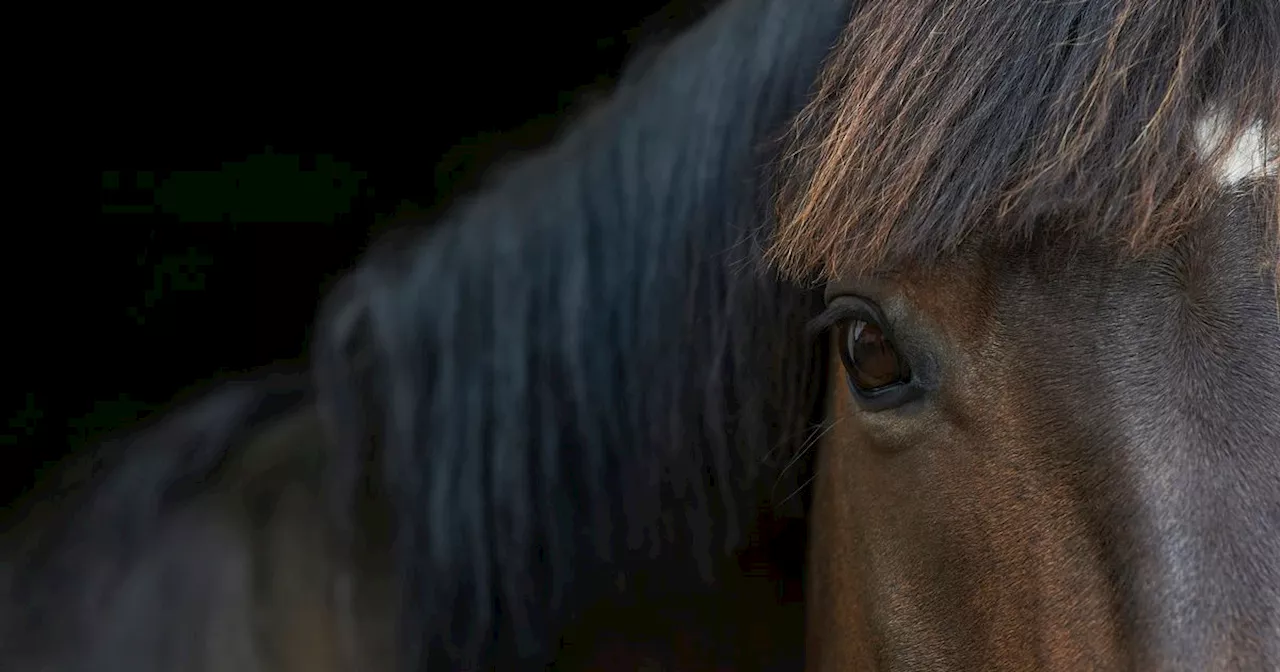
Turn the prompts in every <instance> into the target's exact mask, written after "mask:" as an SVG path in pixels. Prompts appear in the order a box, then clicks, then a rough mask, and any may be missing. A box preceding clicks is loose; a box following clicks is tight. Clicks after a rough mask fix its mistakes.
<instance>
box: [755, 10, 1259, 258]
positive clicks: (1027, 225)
mask: <svg viewBox="0 0 1280 672" xmlns="http://www.w3.org/2000/svg"><path fill="white" fill-rule="evenodd" d="M788 144H789V147H788V149H787V150H786V151H785V152H784V165H785V168H784V170H783V171H782V172H781V174H782V175H783V176H784V177H785V179H784V180H783V183H782V184H781V186H780V192H779V193H780V197H779V200H778V204H777V210H778V213H779V222H778V229H777V233H776V235H775V237H774V240H773V245H772V247H771V249H770V250H769V254H768V256H769V259H770V261H771V262H773V263H774V264H775V265H776V267H778V268H779V269H780V270H781V271H782V272H784V273H785V274H787V275H788V276H790V277H794V278H805V279H829V278H832V277H835V276H837V275H839V274H841V273H848V272H853V273H858V272H867V271H870V270H873V269H884V268H886V267H893V266H897V265H901V264H904V263H915V264H919V263H928V262H929V261H930V260H936V259H938V258H939V257H940V256H943V255H946V254H948V253H950V252H951V251H953V250H955V248H956V247H957V246H958V245H960V244H961V242H962V241H965V240H969V239H971V238H973V237H975V236H982V237H985V238H986V239H991V240H996V241H998V242H1001V243H1006V244H1010V245H1018V244H1026V243H1027V242H1029V241H1033V240H1044V239H1056V240H1073V239H1075V240H1079V239H1084V238H1091V239H1095V240H1103V241H1108V242H1113V243H1114V244H1115V245H1116V246H1117V247H1119V248H1121V249H1129V250H1130V251H1132V252H1136V253H1141V252H1143V251H1147V250H1151V249H1153V248H1155V247H1158V246H1161V245H1163V244H1166V243H1168V242H1170V241H1171V240H1172V239H1174V238H1176V237H1177V236H1178V234H1179V232H1180V224H1181V223H1183V222H1186V221H1188V219H1190V218H1194V217H1197V216H1199V215H1200V214H1202V213H1203V212H1204V211H1205V210H1206V209H1207V208H1208V207H1209V206H1210V205H1211V204H1212V202H1213V201H1215V200H1217V198H1218V196H1219V194H1221V191H1222V186H1223V185H1222V184H1221V183H1220V181H1219V176H1220V175H1221V173H1222V171H1223V169H1224V167H1225V166H1226V165H1227V164H1228V162H1231V161H1237V162H1238V161H1241V160H1244V161H1246V162H1247V163H1248V164H1249V165H1250V167H1251V168H1253V170H1254V172H1255V173H1256V174H1257V175H1258V176H1259V177H1258V179H1255V180H1253V181H1251V182H1249V183H1247V184H1243V185H1239V186H1238V188H1240V189H1249V190H1251V191H1253V192H1255V193H1257V194H1259V195H1261V196H1269V197H1271V198H1273V199H1274V197H1275V194H1276V190H1277V185H1280V169H1278V166H1280V164H1278V162H1280V3H1276V2H1271V1H1270V0H1083V1H1081V0H1033V1H1027V2H992V1H989V0H920V1H919V2H915V1H913V2H892V1H890V0H879V1H875V2H869V3H867V4H866V5H865V6H864V7H863V8H862V9H861V10H860V11H859V12H858V13H857V15H856V16H855V17H854V19H853V21H852V22H851V23H850V24H849V26H848V27H847V29H846V30H845V31H844V34H843V35H842V37H841V39H840V42H839V46H838V47H837V48H836V50H835V52H834V53H833V54H832V55H831V58H830V59H828V62H827V67H826V68H825V70H824V72H823V73H822V75H821V78H820V82H819V91H818V93H817V95H816V96H815V97H814V99H813V100H812V101H811V102H810V103H808V105H807V106H806V107H805V109H804V111H803V112H802V113H801V114H800V115H798V117H797V119H796V121H795V122H794V124H793V127H792V133H791V134H790V136H789V139H788ZM1242 147H1248V148H1252V149H1254V150H1257V151H1259V152H1260V155H1257V156H1240V155H1239V151H1240V148H1242ZM1272 205H1273V211H1274V212H1275V219H1274V221H1273V225H1274V226H1273V228H1277V229H1278V230H1280V199H1275V203H1273V204H1272ZM1269 263H1270V264H1275V263H1276V262H1275V259H1274V258H1272V259H1271V260H1270V261H1269ZM1277 268H1278V270H1277V272H1280V267H1277Z"/></svg>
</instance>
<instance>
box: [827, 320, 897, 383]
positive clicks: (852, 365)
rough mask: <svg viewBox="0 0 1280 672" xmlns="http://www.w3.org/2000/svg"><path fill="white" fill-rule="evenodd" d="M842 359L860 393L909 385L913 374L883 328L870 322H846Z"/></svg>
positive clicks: (842, 339) (851, 380)
mask: <svg viewBox="0 0 1280 672" xmlns="http://www.w3.org/2000/svg"><path fill="white" fill-rule="evenodd" d="M843 329H844V334H843V338H841V342H842V343H843V344H844V348H843V350H842V352H841V357H842V358H843V360H844V368H845V371H846V372H847V373H848V375H849V380H850V382H852V383H853V386H854V387H856V388H858V391H859V392H863V393H875V392H878V391H880V390H883V389H885V388H888V387H891V386H894V385H898V384H900V383H905V382H907V381H908V380H909V379H910V377H911V372H910V371H909V370H908V369H907V365H906V363H905V362H904V361H903V360H902V358H901V357H899V356H898V351H897V350H896V349H895V348H894V347H893V342H892V341H890V340H889V338H888V337H887V336H886V335H885V333H884V330H883V329H882V328H881V327H880V325H878V324H876V323H874V322H869V321H866V320H852V321H850V322H847V323H845V325H844V327H843Z"/></svg>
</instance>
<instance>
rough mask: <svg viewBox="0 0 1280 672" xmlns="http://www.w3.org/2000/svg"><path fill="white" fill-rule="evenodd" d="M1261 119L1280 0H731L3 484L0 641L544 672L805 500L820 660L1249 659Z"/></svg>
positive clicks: (197, 666)
mask: <svg viewBox="0 0 1280 672" xmlns="http://www.w3.org/2000/svg"><path fill="white" fill-rule="evenodd" d="M1278 124H1280V5H1277V4H1276V3H1273V2H1264V1H1260V0H1146V1H1145V2H1142V3H1138V2H1137V0H1070V1H1067V0H1061V1H1059V0H1044V1H1039V2H1008V3H996V2H986V1H983V0H919V2H913V3H895V2H889V1H887V0H863V1H861V2H857V1H854V0H728V1H727V2H726V3H724V4H723V5H722V6H720V7H718V8H716V9H715V10H714V11H713V12H711V13H710V14H709V15H708V16H707V17H706V18H705V19H704V20H702V21H701V22H700V23H698V24H697V25H696V26H694V27H692V28H691V29H689V30H688V31H686V32H684V33H683V34H681V35H680V36H678V37H676V38H674V39H673V40H672V41H671V42H670V43H669V44H668V45H666V46H665V48H663V49H662V50H661V51H660V52H658V53H652V54H650V55H649V56H648V57H647V58H646V59H644V60H643V61H641V62H638V63H636V64H635V65H634V66H633V68H632V69H631V70H630V71H629V72H627V73H626V74H625V76H624V77H623V79H622V81H621V83H620V85H619V87H618V89H617V90H616V91H615V92H614V93H613V94H612V96H611V97H610V98H609V99H608V100H606V101H603V102H602V103H600V105H599V106H598V107H597V108H595V109H593V110H591V111H590V112H589V113H587V114H586V115H585V116H584V117H582V118H581V119H579V120H578V121H577V122H576V123H575V124H574V125H573V127H572V128H570V129H569V130H568V131H566V132H565V134H564V135H563V136H562V137H560V138H559V139H558V140H557V141H556V142H555V143H554V144H553V145H552V146H550V147H548V148H546V149H545V150H543V151H542V152H540V153H538V154H536V155H533V156H530V157H526V158H524V159H522V160H520V161H516V162H514V163H512V164H511V165H509V166H506V167H505V168H504V169H502V170H501V171H499V172H497V173H495V175H494V176H493V177H492V178H491V180H490V182H489V183H487V184H486V185H485V186H483V187H482V188H480V189H479V190H478V191H477V192H475V194H474V195H473V196H472V197H471V198H470V199H469V200H467V201H466V202H463V203H460V204H458V205H457V206H455V207H454V209H453V210H452V211H451V212H450V213H449V214H447V215H446V216H444V218H443V219H442V220H440V221H438V222H433V223H432V224H431V225H430V226H428V227H422V228H419V229H414V228H409V229H406V230H404V231H402V232H399V233H397V234H393V235H391V236H389V237H388V238H387V239H386V240H384V241H383V243H382V244H381V245H379V246H378V247H377V248H376V249H373V250H371V251H370V252H369V253H368V254H367V255H366V256H365V257H364V258H363V260H362V261H361V262H360V263H359V264H358V265H357V266H356V267H355V268H354V269H352V271H351V272H350V273H349V274H348V275H347V276H346V278H345V279H344V280H343V282H342V283H341V284H340V285H339V286H338V287H337V288H336V289H335V290H334V291H333V292H332V293H331V294H330V295H329V296H328V297H327V298H326V299H325V300H324V302H323V304H322V305H321V307H320V309H319V313H318V316H317V319H316V325H317V326H316V330H315V331H316V339H315V344H314V347H313V351H312V356H311V361H310V363H309V368H308V370H306V371H304V372H301V373H296V372H280V373H274V374H272V375H264V376H261V377H259V378H257V379H253V380H247V381H238V382H229V383H227V384H225V385H223V386H221V387H219V388H217V389H215V390H213V391H211V392H209V393H207V394H206V395H204V396H202V397H200V398H197V399H194V400H188V401H186V402H185V403H183V404H182V405H180V406H178V407H176V408H175V410H173V411H172V412H170V413H168V414H166V415H165V416H164V417H161V418H160V419H158V420H157V421H155V422H153V423H152V424H151V426H149V427H145V428H140V429H139V430H137V431H136V432H134V433H131V434H128V435H125V436H123V437H122V438H121V439H120V440H118V441H116V442H114V443H112V444H110V445H107V446H104V447H103V448H102V449H101V450H99V451H96V452H95V453H93V454H92V455H91V456H90V457H89V458H88V459H87V460H85V461H84V462H83V463H82V464H80V465H73V466H72V467H70V468H69V469H68V471H67V472H66V475H65V476H63V477H61V478H60V479H59V480H57V481H54V482H51V483H49V484H47V485H46V486H45V488H44V489H43V490H40V489H37V490H36V491H34V493H35V494H33V495H32V496H31V497H29V498H28V500H27V501H26V502H25V503H24V504H23V505H22V506H19V507H14V511H15V512H14V513H13V514H12V515H10V516H9V518H10V520H7V521H6V523H5V527H4V545H3V554H2V555H0V557H3V558H4V559H5V560H4V563H3V565H2V567H3V570H2V571H0V585H3V586H4V593H3V600H0V603H2V604H3V607H0V615H2V618H0V637H3V639H2V640H0V663H3V667H4V668H5V669H22V670H25V669H47V670H87V669H93V670H141V671H159V670H173V669H183V670H224V669H236V670H294V669H307V670H343V669H359V670H391V669H404V670H422V669H440V668H443V669H503V670H509V669H543V668H545V666H546V665H547V664H548V663H549V662H551V663H557V664H559V665H560V666H561V669H566V667H567V666H569V665H572V662H573V661H569V660H568V658H571V657H572V656H565V655H564V652H563V651H560V650H559V647H560V646H561V645H562V643H563V642H564V641H569V640H573V638H574V637H578V639H576V640H574V641H582V638H581V637H579V636H578V635H575V634H574V632H575V629H577V632H585V633H587V635H586V639H591V638H592V637H594V636H596V635H599V634H601V633H602V632H604V631H605V629H607V627H609V626H612V625H614V624H601V623H597V622H596V621H595V619H596V616H595V614H597V613H599V612H595V611H592V608H593V605H599V604H604V605H606V606H607V605H609V604H611V603H618V604H630V603H627V602H625V601H624V600H626V599H632V600H637V601H638V602H639V603H644V602H646V601H648V602H658V603H664V604H674V602H673V601H672V599H673V598H672V596H673V593H677V592H680V591H682V590H687V589H690V587H693V586H698V585H706V586H711V587H712V588H710V589H708V590H709V593H710V596H711V597H717V598H719V599H721V600H722V601H723V602H724V603H725V604H735V603H734V602H733V600H734V598H735V597H736V595H734V594H733V593H734V587H735V586H737V585H742V584H740V583H735V577H734V572H733V567H732V566H729V567H728V572H727V573H726V562H725V558H726V557H731V556H732V555H733V554H734V553H735V552H736V551H737V550H738V549H741V548H742V547H743V546H744V545H746V546H750V543H748V542H747V541H745V540H749V539H750V538H752V537H753V536H755V537H759V536H761V533H760V530H761V529H764V528H767V527H768V525H761V524H760V522H759V521H760V520H761V519H762V518H764V519H767V518H768V515H777V516H785V515H786V513H785V512H786V511H787V508H788V507H791V506H795V507H796V508H797V509H798V512H797V513H796V514H795V515H800V516H803V517H804V520H805V521H806V523H807V526H808V540H807V541H806V542H804V543H802V544H801V543H797V542H796V541H794V539H792V538H787V541H785V542H783V545H785V546H787V548H784V549H782V551H784V552H785V551H789V552H801V553H803V554H804V555H805V557H806V560H805V561H806V563H807V570H806V575H805V576H804V577H803V578H804V584H805V585H804V602H805V611H806V613H805V616H804V630H805V632H804V640H805V641H804V642H803V644H797V647H798V649H797V651H796V654H797V656H799V655H801V654H803V664H804V665H805V666H806V668H809V667H811V668H813V669H819V670H830V669H842V670H843V669H869V670H932V669H946V670H950V669H1028V668H1035V669H1049V670H1056V669H1082V668H1083V669H1196V670H1201V669H1273V668H1275V667H1276V666H1277V664H1280V537H1277V535H1276V533H1275V532H1276V529H1277V525H1278V524H1280V452H1278V447H1280V403H1278V402H1280V301H1278V300H1277V276H1278V275H1280V270H1278V269H1280V259H1278V257H1277V254H1278V253H1277V245H1276V243H1277V238H1280V170H1277V163H1278V159H1277V151H1276V150H1277V145H1278V144H1280V135H1278V134H1277V128H1278ZM806 465H811V472H812V473H809V472H810V467H809V466H806ZM810 484H811V487H810ZM761 511H765V512H767V513H768V515H762V514H761V513H760V512H761ZM774 541H775V542H776V541H777V540H776V539H775V540H774ZM766 543H769V542H767V541H766ZM797 546H799V548H797ZM731 564H732V563H729V565H731ZM717 587H718V588H719V590H718V591H717V589H716V588H717ZM766 602H767V601H766ZM737 604H740V603H737ZM677 611H679V610H678V609H677ZM734 611H736V612H738V613H731V614H728V616H733V617H736V618H740V619H743V620H745V621H750V620H751V619H753V618H756V619H757V620H759V619H760V618H764V616H763V615H760V614H755V613H741V612H744V611H746V612H750V611H751V610H750V609H743V608H737V609H735V610H734ZM682 613H685V614H687V613H689V612H682ZM764 622H765V623H766V625H773V624H774V623H775V622H771V621H764ZM680 624H681V626H682V627H688V628H690V629H692V630H694V631H697V630H699V629H703V630H706V631H707V633H706V634H707V639H711V638H712V637H711V633H710V631H711V630H712V629H714V625H715V624H710V623H706V622H701V623H699V622H693V623H690V622H688V621H680ZM734 632H735V633H737V634H736V635H735V639H734V641H733V642H731V646H730V647H729V648H730V649H734V648H737V649H738V650H740V651H748V650H750V649H751V645H752V644H753V642H751V641H747V638H746V637H744V636H743V634H742V633H750V632H755V631H752V630H743V629H739V630H735V631H734ZM685 634H689V635H692V636H694V637H695V639H696V638H697V635H699V634H702V633H697V632H691V633H685ZM732 653H734V651H729V652H728V654H730V655H723V656H719V659H718V660H715V661H712V662H713V664H721V665H723V663H724V661H726V660H731V659H733V656H732V655H731V654H732ZM606 655H609V652H606ZM751 658H752V656H739V657H738V660H737V663H738V664H739V665H740V666H741V669H752V668H753V667H754V668H755V669H771V667H770V666H773V665H775V662H774V661H768V662H766V661H764V660H763V659H757V660H754V661H753V660H752V659H751ZM779 660H781V659H779ZM798 661H800V658H798V657H796V658H793V659H789V660H786V661H782V662H777V663H776V664H777V665H779V666H785V665H787V664H795V663H796V662H798ZM578 662H579V663H580V664H583V665H585V666H586V667H587V668H588V669H599V668H601V667H603V668H605V669H617V668H619V667H625V666H627V665H628V664H629V663H628V662H626V661H625V660H624V659H623V658H622V657H621V656H614V657H609V658H605V659H604V660H603V661H600V660H596V661H591V660H587V661H586V662H585V663H583V662H582V661H581V660H579V661H578ZM675 664H676V665H678V664H679V662H678V661H677V662H676V663H675ZM592 665H594V666H595V667H594V668H592V667H591V666H592ZM685 669H687V668H685ZM772 669H782V668H781V667H773V668H772Z"/></svg>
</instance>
